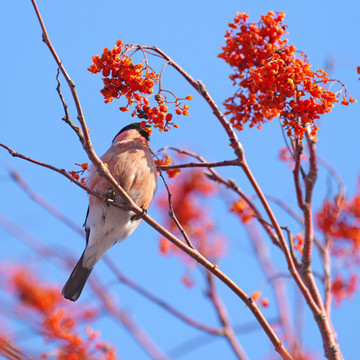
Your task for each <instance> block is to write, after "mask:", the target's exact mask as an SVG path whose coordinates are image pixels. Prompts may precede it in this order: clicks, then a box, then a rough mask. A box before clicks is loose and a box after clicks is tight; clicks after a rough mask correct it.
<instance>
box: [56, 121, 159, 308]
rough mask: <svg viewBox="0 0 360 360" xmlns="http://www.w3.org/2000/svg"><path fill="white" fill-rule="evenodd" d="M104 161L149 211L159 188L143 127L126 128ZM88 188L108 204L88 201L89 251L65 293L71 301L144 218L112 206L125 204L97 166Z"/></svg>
mask: <svg viewBox="0 0 360 360" xmlns="http://www.w3.org/2000/svg"><path fill="white" fill-rule="evenodd" d="M101 160H102V161H103V162H104V163H106V164H107V167H108V169H109V171H110V173H111V174H112V176H113V177H114V178H115V179H116V181H117V182H118V183H119V184H120V186H121V187H122V188H123V189H124V190H125V191H126V192H127V194H128V195H129V196H130V197H131V199H132V200H133V201H134V202H135V203H136V204H137V205H138V206H140V207H141V208H142V209H144V211H146V210H147V209H148V207H149V205H150V203H151V201H152V198H153V196H154V193H155V190H156V185H157V174H156V166H155V163H154V160H153V158H152V156H151V151H150V148H149V133H148V132H147V131H146V129H144V128H143V127H141V126H140V123H134V124H130V125H128V126H126V127H124V128H123V129H122V130H120V132H119V133H118V134H117V135H116V136H115V138H114V140H113V143H112V145H111V147H110V148H109V150H108V151H107V152H106V153H105V154H104V155H103V156H102V157H101ZM87 185H88V186H89V187H90V188H91V189H92V190H94V191H96V192H98V193H100V194H102V195H103V196H105V197H106V198H107V199H108V201H104V200H101V199H99V198H97V197H95V196H93V195H90V197H89V208H88V211H87V215H86V220H85V223H84V226H85V232H86V247H85V250H84V252H83V254H82V255H81V258H80V260H79V261H78V263H77V264H76V266H75V268H74V270H73V272H72V273H71V275H70V277H69V280H68V281H67V282H66V284H65V286H64V288H63V290H62V294H63V296H64V297H65V298H66V299H69V300H72V301H76V300H77V299H78V298H79V296H80V294H81V291H82V289H83V287H84V285H85V283H86V280H87V279H88V277H89V275H90V273H91V270H92V269H93V268H94V266H95V264H96V263H97V262H98V261H99V260H100V258H101V257H102V256H103V255H104V254H105V252H106V251H107V250H109V248H110V247H111V246H113V245H114V244H115V243H116V242H118V241H121V240H124V239H125V238H127V237H128V236H129V235H130V234H131V233H132V232H133V231H134V230H135V229H136V228H137V226H138V225H139V223H140V221H141V217H139V216H138V215H136V214H135V213H134V212H133V211H130V210H125V209H119V208H117V207H115V206H113V205H111V202H115V203H117V204H121V205H124V206H126V203H125V202H124V200H123V199H122V198H121V196H120V195H118V194H116V193H115V191H114V189H113V187H112V186H111V185H110V183H109V182H108V181H106V180H105V179H104V178H103V177H101V176H100V175H98V173H97V172H96V169H95V168H94V166H92V167H90V169H89V176H88V178H87Z"/></svg>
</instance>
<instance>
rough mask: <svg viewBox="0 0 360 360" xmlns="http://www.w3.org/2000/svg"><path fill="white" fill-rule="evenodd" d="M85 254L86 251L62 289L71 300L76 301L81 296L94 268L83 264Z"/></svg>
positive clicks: (64, 294)
mask: <svg viewBox="0 0 360 360" xmlns="http://www.w3.org/2000/svg"><path fill="white" fill-rule="evenodd" d="M84 254H85V251H84V252H83V254H82V255H81V258H80V260H79V261H78V263H77V264H76V266H75V268H74V270H73V271H72V273H71V275H70V277H69V280H68V281H67V282H66V284H65V286H64V287H63V289H62V294H63V296H64V297H65V298H66V299H69V300H71V301H76V300H77V299H78V298H79V296H80V294H81V292H82V290H83V288H84V286H85V283H86V280H87V279H88V277H89V275H90V273H91V271H92V269H93V267H91V268H90V269H89V268H86V267H85V266H84V265H83V260H84Z"/></svg>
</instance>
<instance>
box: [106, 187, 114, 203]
mask: <svg viewBox="0 0 360 360" xmlns="http://www.w3.org/2000/svg"><path fill="white" fill-rule="evenodd" d="M115 196H116V193H115V191H114V190H113V189H109V190H108V192H107V193H106V196H105V202H106V203H112V202H115Z"/></svg>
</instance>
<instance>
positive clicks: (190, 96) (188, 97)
mask: <svg viewBox="0 0 360 360" xmlns="http://www.w3.org/2000/svg"><path fill="white" fill-rule="evenodd" d="M192 98H193V97H192V95H186V98H185V99H186V100H192Z"/></svg>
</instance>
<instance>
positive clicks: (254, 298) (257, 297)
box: [251, 291, 261, 301]
mask: <svg viewBox="0 0 360 360" xmlns="http://www.w3.org/2000/svg"><path fill="white" fill-rule="evenodd" d="M260 296H261V292H260V291H254V292H253V293H252V294H251V297H252V299H253V300H254V301H258V300H259V299H260Z"/></svg>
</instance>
